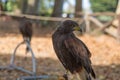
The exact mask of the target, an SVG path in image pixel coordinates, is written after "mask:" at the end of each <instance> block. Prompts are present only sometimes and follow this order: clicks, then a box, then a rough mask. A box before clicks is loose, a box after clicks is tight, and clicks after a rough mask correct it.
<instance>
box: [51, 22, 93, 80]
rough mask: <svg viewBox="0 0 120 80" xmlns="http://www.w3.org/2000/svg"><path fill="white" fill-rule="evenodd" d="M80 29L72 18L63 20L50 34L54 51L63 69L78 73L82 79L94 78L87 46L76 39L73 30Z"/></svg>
mask: <svg viewBox="0 0 120 80" xmlns="http://www.w3.org/2000/svg"><path fill="white" fill-rule="evenodd" d="M76 30H77V31H81V29H80V27H79V25H78V24H77V23H76V22H75V21H72V20H66V21H63V22H62V23H61V24H60V26H59V27H58V28H57V30H56V31H55V32H54V34H53V35H52V41H53V47H54V50H55V53H56V55H57V57H58V58H59V60H60V61H61V63H62V64H63V66H64V67H65V69H66V70H67V71H70V72H71V73H72V74H79V75H80V77H81V78H82V80H91V76H92V77H94V78H95V73H94V71H93V68H92V66H91V60H90V57H91V53H90V51H89V49H88V48H87V46H86V45H85V44H84V43H83V42H82V41H81V40H80V39H78V38H77V37H76V36H75V35H74V33H73V31H76Z"/></svg>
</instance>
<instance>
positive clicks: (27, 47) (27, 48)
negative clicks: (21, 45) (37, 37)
mask: <svg viewBox="0 0 120 80" xmlns="http://www.w3.org/2000/svg"><path fill="white" fill-rule="evenodd" d="M30 41H31V40H26V42H27V43H28V44H29V46H28V45H26V53H28V52H29V51H30V48H29V47H30V45H31V44H30Z"/></svg>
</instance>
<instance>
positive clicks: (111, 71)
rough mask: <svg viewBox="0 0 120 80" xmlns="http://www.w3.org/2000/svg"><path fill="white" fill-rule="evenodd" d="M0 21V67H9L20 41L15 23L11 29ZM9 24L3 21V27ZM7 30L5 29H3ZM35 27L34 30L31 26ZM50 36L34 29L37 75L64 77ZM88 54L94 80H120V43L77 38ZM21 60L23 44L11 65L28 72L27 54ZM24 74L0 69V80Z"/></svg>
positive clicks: (23, 50) (46, 30)
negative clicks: (85, 46) (87, 50)
mask: <svg viewBox="0 0 120 80" xmlns="http://www.w3.org/2000/svg"><path fill="white" fill-rule="evenodd" d="M5 23H6V22H5V21H4V22H0V66H3V65H9V62H10V57H11V54H12V52H13V50H14V48H15V47H16V45H17V44H18V43H20V42H21V41H22V36H21V35H20V34H19V32H18V29H17V28H16V26H15V24H11V23H10V24H11V25H13V27H11V28H10V27H8V25H7V26H4V27H3V25H6V24H5ZM8 23H9V21H8V22H7V24H8ZM6 27H7V28H6ZM35 28H36V27H35ZM51 33H52V32H50V31H49V30H48V29H45V28H43V29H42V30H41V29H40V28H38V29H36V30H35V34H34V35H33V38H32V42H31V46H32V49H33V51H34V53H35V57H36V60H37V75H56V76H60V75H62V74H64V72H65V70H64V68H63V66H62V65H61V63H60V62H59V60H58V59H57V57H56V55H55V52H54V50H53V46H52V41H51ZM78 38H79V39H81V40H82V41H83V42H84V43H85V44H86V45H87V46H88V48H89V49H90V51H91V53H92V57H91V60H92V65H93V68H94V70H95V73H96V75H97V79H96V80H120V43H119V42H118V41H117V40H116V39H114V38H112V37H110V36H107V35H99V36H91V35H88V34H85V35H83V36H78ZM24 57H25V45H22V46H21V47H20V48H19V50H18V51H17V54H16V61H15V64H16V65H19V66H22V67H24V68H26V69H28V70H31V55H30V54H27V59H26V60H25V59H24ZM20 76H28V74H26V73H23V72H20V71H17V70H12V71H9V70H0V80H15V79H16V78H18V77H20Z"/></svg>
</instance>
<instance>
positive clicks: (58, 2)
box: [52, 0, 64, 17]
mask: <svg viewBox="0 0 120 80" xmlns="http://www.w3.org/2000/svg"><path fill="white" fill-rule="evenodd" d="M63 3H64V0H55V3H54V8H53V13H52V17H62V11H63Z"/></svg>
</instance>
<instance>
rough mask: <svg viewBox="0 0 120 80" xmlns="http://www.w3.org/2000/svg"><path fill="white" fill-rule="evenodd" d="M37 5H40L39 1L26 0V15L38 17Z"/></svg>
mask: <svg viewBox="0 0 120 80" xmlns="http://www.w3.org/2000/svg"><path fill="white" fill-rule="evenodd" d="M39 4H40V0H28V8H27V14H31V15H38V14H39Z"/></svg>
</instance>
